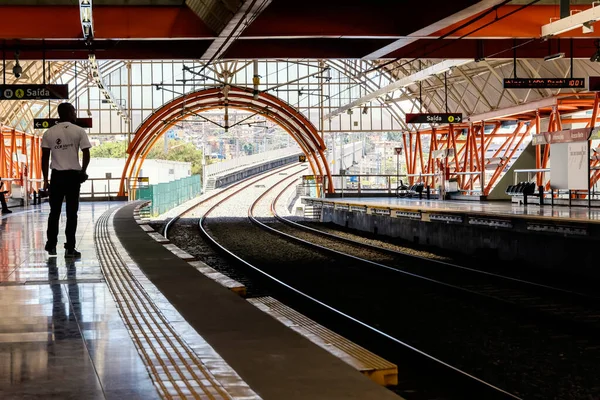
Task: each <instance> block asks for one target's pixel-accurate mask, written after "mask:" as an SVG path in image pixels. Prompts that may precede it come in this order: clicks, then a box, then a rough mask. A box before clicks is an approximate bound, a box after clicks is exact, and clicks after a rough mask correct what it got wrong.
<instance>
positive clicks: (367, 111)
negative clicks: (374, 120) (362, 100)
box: [362, 106, 369, 114]
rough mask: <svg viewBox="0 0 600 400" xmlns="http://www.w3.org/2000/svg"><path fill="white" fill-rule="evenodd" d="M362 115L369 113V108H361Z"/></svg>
mask: <svg viewBox="0 0 600 400" xmlns="http://www.w3.org/2000/svg"><path fill="white" fill-rule="evenodd" d="M362 113H363V114H368V113H369V106H365V107H364V108H363V111H362Z"/></svg>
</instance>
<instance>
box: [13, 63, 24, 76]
mask: <svg viewBox="0 0 600 400" xmlns="http://www.w3.org/2000/svg"><path fill="white" fill-rule="evenodd" d="M13 74H14V75H15V78H17V79H19V78H20V77H21V75H23V68H22V67H21V66H20V65H19V64H17V65H15V66H14V67H13Z"/></svg>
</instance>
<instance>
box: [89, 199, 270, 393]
mask: <svg viewBox="0 0 600 400" xmlns="http://www.w3.org/2000/svg"><path fill="white" fill-rule="evenodd" d="M115 212H116V210H114V209H113V210H109V211H107V212H106V213H104V214H103V215H102V217H101V218H100V219H99V221H98V222H97V224H96V231H95V243H96V249H97V252H98V258H99V259H100V263H101V266H102V272H103V274H104V276H105V279H106V283H107V284H108V286H109V288H110V290H111V293H112V295H113V297H114V299H115V302H116V303H117V307H118V309H119V313H120V314H121V317H122V318H123V321H124V323H125V325H126V326H127V329H128V330H129V334H130V336H131V338H132V340H133V342H134V343H135V345H136V347H137V349H138V352H139V353H140V356H141V358H142V360H143V361H144V363H145V364H146V367H147V369H148V373H149V374H150V376H151V377H152V380H153V382H154V384H155V386H156V388H157V390H158V392H159V394H160V395H161V397H162V398H164V399H202V400H204V399H207V400H208V399H210V400H213V399H214V400H222V399H235V400H242V399H243V400H249V399H260V397H259V396H258V395H257V394H256V393H254V392H253V391H252V390H251V389H250V388H249V387H248V385H247V384H246V383H245V382H243V381H242V379H241V378H240V377H239V376H238V375H237V374H236V373H235V371H233V370H232V369H231V367H229V365H227V363H225V361H224V360H223V359H222V358H220V357H219V356H218V354H216V352H215V351H214V350H213V349H212V348H211V347H210V346H209V345H208V344H207V343H206V342H204V341H203V340H202V339H201V338H200V337H199V336H198V335H197V334H196V333H195V332H194V334H195V337H194V342H195V343H196V345H195V346H194V349H196V351H194V350H193V349H192V348H191V347H190V346H189V345H188V344H187V343H186V341H185V340H184V339H182V337H181V336H180V334H179V333H178V332H177V330H176V329H174V328H173V326H172V325H171V324H170V323H169V320H168V319H167V318H166V317H165V315H164V314H163V312H161V310H163V311H164V306H162V305H161V307H160V308H159V307H158V306H157V305H156V304H155V302H156V301H158V298H159V297H162V295H161V294H160V292H158V290H156V288H154V287H153V285H152V284H151V283H150V282H149V281H148V280H147V279H145V276H143V273H141V271H140V270H139V269H138V268H137V266H136V265H135V264H134V263H133V261H132V260H131V259H130V258H129V257H128V255H127V254H126V252H125V250H124V249H123V247H122V246H121V245H120V243H115V242H113V240H112V239H111V238H115V237H116V234H115V232H114V228H113V224H112V219H113V215H114V213H115ZM117 242H118V241H117ZM149 290H150V291H152V292H153V293H152V295H150V294H149V293H148V291H149ZM162 301H163V302H165V303H166V300H164V298H163V299H162ZM170 312H171V313H173V312H175V313H176V311H174V310H170ZM177 319H179V320H180V321H182V320H183V319H182V318H180V316H179V318H177ZM178 323H179V324H181V322H178ZM186 325H187V324H186ZM187 327H189V325H187ZM190 330H192V329H186V331H187V332H188V333H187V336H190V335H193V334H192V333H190V332H189V331H190ZM219 382H224V384H221V383H219Z"/></svg>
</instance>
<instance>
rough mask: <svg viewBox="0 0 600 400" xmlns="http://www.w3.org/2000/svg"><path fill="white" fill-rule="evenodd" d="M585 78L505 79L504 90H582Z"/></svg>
mask: <svg viewBox="0 0 600 400" xmlns="http://www.w3.org/2000/svg"><path fill="white" fill-rule="evenodd" d="M584 88H585V78H505V79H504V89H584Z"/></svg>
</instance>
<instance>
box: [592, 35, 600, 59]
mask: <svg viewBox="0 0 600 400" xmlns="http://www.w3.org/2000/svg"><path fill="white" fill-rule="evenodd" d="M594 43H595V44H596V52H595V53H594V55H593V56H592V57H590V61H591V62H600V41H598V40H596V41H595V42H594Z"/></svg>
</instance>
